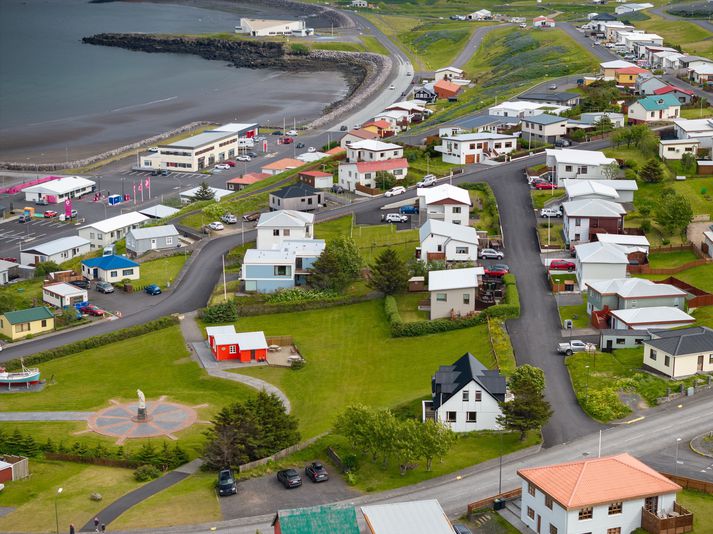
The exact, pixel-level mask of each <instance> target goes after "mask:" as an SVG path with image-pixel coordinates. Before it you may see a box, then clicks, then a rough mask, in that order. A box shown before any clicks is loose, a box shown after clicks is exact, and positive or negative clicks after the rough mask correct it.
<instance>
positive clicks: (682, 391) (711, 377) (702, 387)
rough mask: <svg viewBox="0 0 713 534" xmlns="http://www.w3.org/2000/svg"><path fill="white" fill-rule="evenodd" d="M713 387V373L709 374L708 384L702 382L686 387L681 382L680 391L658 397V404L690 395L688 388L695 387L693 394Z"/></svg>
mask: <svg viewBox="0 0 713 534" xmlns="http://www.w3.org/2000/svg"><path fill="white" fill-rule="evenodd" d="M711 388H713V375H708V383H707V384H701V385H699V386H690V387H688V388H687V387H685V386H684V385H683V384H681V389H680V391H677V392H675V393H669V394H668V395H666V396H665V397H659V398H657V399H656V404H657V405H658V404H662V403H664V402H671V401H674V400H676V399H680V398H681V397H685V396H686V395H688V390H689V389H693V395H695V394H696V393H700V392H701V391H704V390H706V389H711Z"/></svg>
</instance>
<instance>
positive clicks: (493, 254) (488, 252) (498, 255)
mask: <svg viewBox="0 0 713 534" xmlns="http://www.w3.org/2000/svg"><path fill="white" fill-rule="evenodd" d="M480 257H481V258H482V259H484V260H502V259H503V258H504V257H505V254H503V253H502V252H500V251H499V250H495V249H494V248H484V249H483V250H481V251H480Z"/></svg>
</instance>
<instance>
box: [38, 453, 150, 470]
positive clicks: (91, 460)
mask: <svg viewBox="0 0 713 534" xmlns="http://www.w3.org/2000/svg"><path fill="white" fill-rule="evenodd" d="M45 458H46V459H47V460H61V461H63V462H75V463H78V464H92V465H103V466H106V467H125V468H128V469H136V468H137V467H139V465H141V463H140V462H136V461H134V460H121V459H118V458H96V457H92V456H81V455H79V454H68V453H63V452H46V453H45Z"/></svg>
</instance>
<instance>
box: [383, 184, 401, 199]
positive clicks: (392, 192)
mask: <svg viewBox="0 0 713 534" xmlns="http://www.w3.org/2000/svg"><path fill="white" fill-rule="evenodd" d="M405 192H406V188H405V187H404V186H402V185H397V186H396V187H392V188H391V189H389V190H388V191H387V192H386V193H384V196H385V197H395V196H396V195H403V194H404V193H405Z"/></svg>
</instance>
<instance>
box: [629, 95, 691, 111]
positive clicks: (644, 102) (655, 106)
mask: <svg viewBox="0 0 713 534" xmlns="http://www.w3.org/2000/svg"><path fill="white" fill-rule="evenodd" d="M637 102H638V103H639V104H641V106H642V107H643V108H644V109H645V110H646V111H658V110H660V109H668V108H669V107H671V106H680V105H681V103H680V102H679V101H678V98H676V97H675V96H673V95H654V96H647V97H646V98H642V99H641V100H638V101H637Z"/></svg>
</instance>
